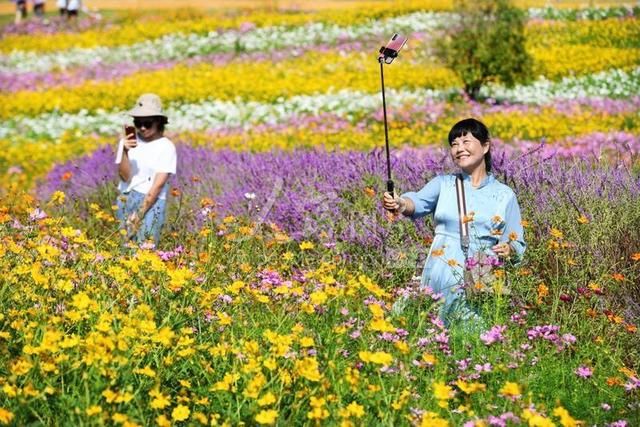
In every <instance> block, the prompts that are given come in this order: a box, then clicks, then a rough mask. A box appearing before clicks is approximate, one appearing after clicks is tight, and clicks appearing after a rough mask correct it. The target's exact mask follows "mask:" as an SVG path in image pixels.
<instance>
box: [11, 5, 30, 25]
mask: <svg viewBox="0 0 640 427" xmlns="http://www.w3.org/2000/svg"><path fill="white" fill-rule="evenodd" d="M14 2H15V3H16V21H15V22H16V24H19V23H20V22H21V21H22V20H23V19H25V18H26V17H27V0H14Z"/></svg>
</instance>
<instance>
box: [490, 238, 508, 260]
mask: <svg viewBox="0 0 640 427" xmlns="http://www.w3.org/2000/svg"><path fill="white" fill-rule="evenodd" d="M491 250H492V251H493V252H494V253H495V254H496V255H498V256H499V257H501V258H509V257H510V256H511V252H513V249H511V245H510V244H509V243H507V242H502V243H498V244H497V245H494V246H493V247H492V248H491Z"/></svg>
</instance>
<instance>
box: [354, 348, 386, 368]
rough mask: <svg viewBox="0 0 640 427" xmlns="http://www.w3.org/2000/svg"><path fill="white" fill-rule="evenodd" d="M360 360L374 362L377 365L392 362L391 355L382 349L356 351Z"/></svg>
mask: <svg viewBox="0 0 640 427" xmlns="http://www.w3.org/2000/svg"><path fill="white" fill-rule="evenodd" d="M358 356H359V357H360V360H362V361H363V362H366V363H375V364H377V365H384V366H389V365H391V364H392V363H393V356H392V355H391V354H389V353H386V352H384V351H376V352H375V353H372V352H370V351H361V352H359V353H358Z"/></svg>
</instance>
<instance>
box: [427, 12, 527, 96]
mask: <svg viewBox="0 0 640 427" xmlns="http://www.w3.org/2000/svg"><path fill="white" fill-rule="evenodd" d="M455 10H456V12H457V13H458V14H459V22H458V25H456V26H454V27H453V28H451V30H450V32H449V33H448V34H447V36H446V37H445V38H444V39H443V40H442V43H441V46H440V52H439V54H440V56H441V58H442V59H443V60H444V62H445V63H446V64H447V66H449V67H450V68H451V69H452V70H454V71H455V72H456V73H457V74H458V75H459V76H460V78H461V79H462V81H463V82H464V90H465V92H466V93H467V94H468V95H469V96H470V97H471V98H472V99H477V98H478V95H479V92H480V88H481V87H482V86H483V85H485V84H487V83H488V82H491V81H499V82H501V83H503V84H505V85H506V86H513V85H514V84H515V83H519V82H525V81H527V80H529V79H530V77H531V73H532V63H533V60H532V58H531V57H530V56H529V54H528V53H527V51H526V50H525V35H524V27H525V22H526V16H525V13H524V12H523V11H521V10H519V9H518V8H516V7H514V6H513V5H511V3H510V2H509V1H508V0H481V1H478V2H473V1H468V0H459V1H456V4H455Z"/></svg>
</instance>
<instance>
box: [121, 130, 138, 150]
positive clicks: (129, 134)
mask: <svg viewBox="0 0 640 427" xmlns="http://www.w3.org/2000/svg"><path fill="white" fill-rule="evenodd" d="M123 128H124V148H125V149H126V150H127V151H128V150H129V149H131V148H135V147H136V146H137V145H138V143H137V142H136V128H135V126H131V125H123Z"/></svg>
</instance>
